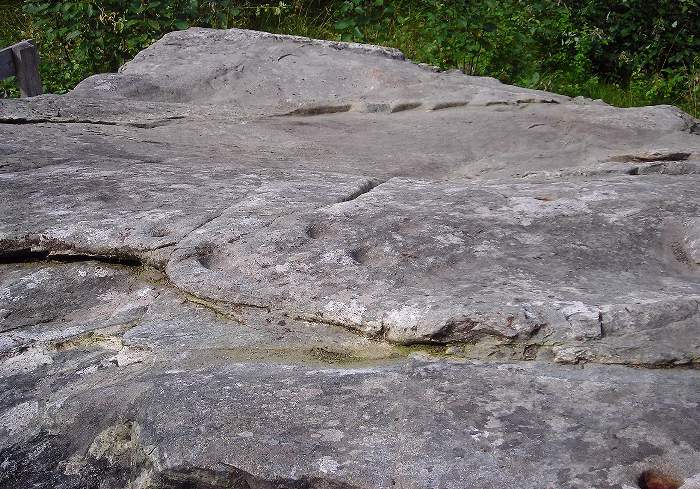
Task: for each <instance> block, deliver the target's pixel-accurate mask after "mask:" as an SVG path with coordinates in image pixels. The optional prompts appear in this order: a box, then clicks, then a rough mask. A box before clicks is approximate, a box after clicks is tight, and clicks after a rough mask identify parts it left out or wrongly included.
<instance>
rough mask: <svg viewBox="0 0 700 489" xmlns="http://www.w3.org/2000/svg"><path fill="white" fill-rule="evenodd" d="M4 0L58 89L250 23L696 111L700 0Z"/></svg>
mask: <svg viewBox="0 0 700 489" xmlns="http://www.w3.org/2000/svg"><path fill="white" fill-rule="evenodd" d="M3 1H4V2H5V3H6V4H7V3H9V5H10V6H9V7H7V8H4V9H3V11H4V12H5V11H7V12H10V15H5V16H4V17H3V18H4V19H11V18H12V17H13V15H14V19H12V20H6V25H7V27H6V26H2V29H1V30H0V42H1V43H2V44H3V45H8V44H11V43H12V42H16V41H17V40H19V39H20V38H27V37H32V38H34V39H35V40H36V41H37V43H38V44H39V48H40V52H41V54H42V59H43V63H42V77H43V80H44V83H45V88H46V90H47V91H50V92H59V93H61V92H65V91H67V90H70V89H71V88H72V87H73V86H75V85H76V84H77V83H78V82H79V81H80V80H82V79H83V78H85V77H87V76H89V75H92V74H94V73H99V72H112V71H116V70H117V69H118V68H119V66H120V65H121V64H123V63H124V62H125V61H127V60H129V59H131V58H132V57H133V56H134V55H135V54H136V53H137V52H138V51H140V50H141V49H143V48H145V47H146V46H148V45H149V44H151V43H152V42H154V41H155V40H157V39H159V38H160V37H161V36H162V35H163V34H165V33H167V32H169V31H171V30H175V29H185V28H187V27H190V26H199V27H215V28H229V27H242V28H249V29H258V30H265V31H270V32H279V33H287V34H297V35H306V36H311V37H318V38H329V39H342V40H346V41H358V42H370V43H375V44H382V45H387V46H393V47H397V48H399V49H401V50H402V51H404V52H405V53H406V55H407V56H408V57H409V58H411V59H414V60H416V61H420V62H425V63H429V64H433V65H437V66H439V67H441V68H445V69H447V68H458V69H461V70H463V71H464V72H466V73H468V74H472V75H486V76H493V77H496V78H499V79H500V80H502V81H504V82H507V83H513V84H517V85H521V86H526V87H531V88H539V89H545V90H551V91H555V92H559V93H564V94H567V95H584V96H588V97H592V98H603V99H604V100H606V101H607V102H609V103H613V104H615V105H621V106H630V105H646V104H654V103H672V104H675V105H679V106H681V107H682V108H684V109H685V110H687V111H689V112H690V113H692V114H695V115H698V113H699V110H698V109H699V105H700V103H699V101H700V0H656V1H654V2H649V1H648V0H331V1H322V0H287V1H286V2H285V1H277V0H273V1H267V2H265V1H258V0H64V1H61V2H55V1H51V2H48V1H39V0H28V1H25V2H19V1H18V0H0V7H2V6H3ZM19 4H23V5H24V7H23V10H24V14H23V13H22V11H21V10H20V9H18V8H17V6H18V5H19ZM13 6H14V7H13ZM13 12H14V13H13ZM3 18H0V22H2V19H3ZM30 20H31V22H29V21H30ZM3 89H4V90H6V91H9V93H10V95H14V94H15V92H14V90H15V89H14V87H13V85H12V84H11V83H8V82H5V83H3V84H0V95H1V94H2V92H1V91H2V90H3Z"/></svg>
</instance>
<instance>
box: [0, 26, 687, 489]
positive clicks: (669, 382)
mask: <svg viewBox="0 0 700 489" xmlns="http://www.w3.org/2000/svg"><path fill="white" fill-rule="evenodd" d="M0 136H1V137H0V386H2V389H0V487H2V488H4V487H7V488H23V487H47V488H48V487H51V488H54V487H56V488H93V487H94V488H100V489H106V488H113V487H114V488H119V487H128V488H133V489H147V488H154V489H161V488H189V487H195V488H207V489H218V488H273V487H274V488H277V487H279V488H385V487H386V488H390V487H399V488H470V487H474V488H477V487H478V488H533V489H534V488H591V487H595V488H618V489H629V488H634V487H639V486H638V478H639V476H640V474H641V473H642V472H643V471H645V470H656V471H659V472H660V473H664V474H666V475H667V476H669V477H671V478H674V479H675V480H677V481H678V484H676V488H677V487H679V486H680V485H681V484H682V483H683V481H685V480H686V479H687V480H688V482H686V485H685V486H684V489H688V488H691V487H692V486H693V484H697V480H700V479H699V478H700V476H698V475H697V474H700V426H698V420H697V418H698V417H697V415H696V413H697V412H698V403H699V402H700V397H699V395H698V393H699V392H700V389H699V387H700V376H699V375H698V373H697V372H698V371H697V366H698V365H699V364H700V335H699V333H700V123H699V122H698V121H696V120H695V119H693V118H692V117H690V116H688V115H687V114H685V113H683V112H682V111H680V110H678V109H676V108H674V107H670V106H659V107H644V108H631V109H619V108H613V107H610V106H607V105H606V104H604V103H602V102H599V101H591V100H586V99H581V98H577V99H570V98H568V97H564V96H560V95H556V94H550V93H546V92H541V91H535V90H528V89H524V88H519V87H513V86H507V85H503V84H501V83H499V82H498V81H496V80H493V79H490V78H481V77H469V76H465V75H463V74H462V73H459V72H437V71H436V70H434V69H432V68H431V67H428V66H420V65H416V64H413V63H411V62H410V61H407V60H405V59H404V58H403V55H402V54H401V53H400V52H398V51H395V50H391V49H386V48H380V47H374V46H365V45H355V44H346V43H334V42H327V41H316V40H311V39H305V38H294V37H286V36H277V35H271V34H265V33H257V32H252V31H241V30H235V29H234V30H229V31H212V30H206V29H189V30H187V31H181V32H175V33H171V34H168V35H167V36H165V37H164V38H163V39H162V40H160V41H158V42H157V43H155V44H154V45H153V46H151V47H149V48H148V49H146V50H144V51H143V52H142V53H140V54H139V55H137V56H136V58H135V59H134V60H133V61H131V62H129V63H127V64H126V65H125V66H123V67H122V69H121V70H120V72H119V73H116V74H105V75H96V76H93V77H90V78H88V79H87V80H85V81H83V82H82V83H81V84H80V85H79V86H78V87H76V89H75V90H74V91H72V92H71V93H69V94H67V95H64V96H55V95H44V96H39V97H34V98H31V99H23V100H0ZM693 477H695V478H693Z"/></svg>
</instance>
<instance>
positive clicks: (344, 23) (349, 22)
mask: <svg viewBox="0 0 700 489" xmlns="http://www.w3.org/2000/svg"><path fill="white" fill-rule="evenodd" d="M334 27H335V30H336V31H344V30H346V29H348V28H349V27H355V20H354V19H343V20H339V21H338V22H336V23H335V26H334Z"/></svg>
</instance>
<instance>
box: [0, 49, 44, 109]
mask: <svg viewBox="0 0 700 489" xmlns="http://www.w3.org/2000/svg"><path fill="white" fill-rule="evenodd" d="M12 75H14V76H16V77H17V84H18V85H19V91H20V94H21V95H22V97H33V96H35V95H41V93H42V88H41V77H40V76H39V52H38V51H37V49H36V46H35V45H34V43H33V42H32V41H31V40H28V41H22V42H18V43H17V44H14V45H12V46H10V47H8V48H5V49H2V50H0V80H3V79H5V78H7V77H8V76H12Z"/></svg>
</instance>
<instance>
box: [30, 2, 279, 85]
mask: <svg viewBox="0 0 700 489" xmlns="http://www.w3.org/2000/svg"><path fill="white" fill-rule="evenodd" d="M287 8H288V7H287V5H286V4H285V3H284V2H279V3H276V4H269V3H253V2H238V1H234V0H218V1H197V0H128V1H123V0H64V1H62V2H42V1H27V2H25V4H24V11H25V13H26V14H27V15H28V16H29V17H30V18H31V19H32V23H33V26H32V27H33V29H34V32H35V33H36V34H35V36H34V37H35V40H36V41H37V43H38V45H39V49H40V52H41V53H42V57H43V59H44V60H45V62H44V63H42V76H43V79H44V84H45V88H46V90H47V91H51V92H59V93H60V92H65V91H67V90H69V89H71V88H72V87H73V86H75V85H76V84H77V83H78V82H79V81H80V80H82V79H83V78H86V77H87V76H89V75H92V74H94V73H100V72H114V71H117V70H118V69H119V67H120V66H121V65H122V64H123V63H124V62H125V61H127V60H129V59H131V58H133V57H134V55H135V54H136V53H138V52H139V51H141V50H142V49H144V48H145V47H147V46H148V45H150V44H152V43H153V42H155V41H156V40H158V39H159V38H160V37H162V36H163V35H164V34H165V33H167V32H170V31H173V30H178V29H187V28H188V27H191V26H202V27H214V28H228V27H233V26H237V25H241V24H244V25H245V24H247V23H250V20H251V18H259V17H264V16H267V17H277V18H279V17H281V16H282V15H283V14H284V13H285V12H286V10H287Z"/></svg>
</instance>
